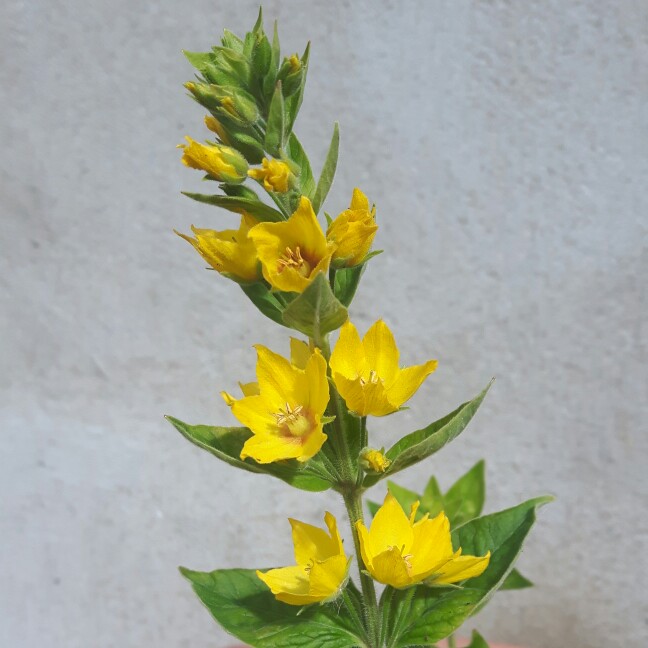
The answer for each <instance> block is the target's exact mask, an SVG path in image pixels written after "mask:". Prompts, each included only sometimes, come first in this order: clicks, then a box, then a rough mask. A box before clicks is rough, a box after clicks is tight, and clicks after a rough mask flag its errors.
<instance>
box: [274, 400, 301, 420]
mask: <svg viewBox="0 0 648 648" xmlns="http://www.w3.org/2000/svg"><path fill="white" fill-rule="evenodd" d="M303 409H304V406H303V405H297V407H295V409H293V408H292V407H290V403H286V408H285V409H281V408H280V409H279V412H277V413H274V414H273V415H272V416H274V417H275V418H276V419H277V425H284V424H285V423H294V422H295V421H296V420H297V419H298V418H299V416H300V415H301V413H302V411H303Z"/></svg>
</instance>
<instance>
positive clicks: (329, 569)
mask: <svg viewBox="0 0 648 648" xmlns="http://www.w3.org/2000/svg"><path fill="white" fill-rule="evenodd" d="M350 563H351V559H350V558H349V559H347V557H346V556H345V555H344V554H337V555H335V556H332V557H331V558H329V559H328V560H325V561H324V562H317V561H316V562H315V563H314V564H313V566H312V567H311V570H310V574H309V576H310V590H309V594H310V595H311V596H313V597H317V599H318V600H321V601H324V600H326V599H328V598H330V597H331V596H333V595H334V594H336V593H337V591H338V590H339V589H340V587H341V586H342V585H343V584H344V582H345V581H346V579H347V574H348V571H349V565H350Z"/></svg>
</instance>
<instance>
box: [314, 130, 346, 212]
mask: <svg viewBox="0 0 648 648" xmlns="http://www.w3.org/2000/svg"><path fill="white" fill-rule="evenodd" d="M339 148H340V125H339V124H338V123H337V122H335V126H334V127H333V137H332V138H331V144H330V145H329V150H328V153H327V155H326V160H325V161H324V166H323V167H322V173H321V174H320V178H319V180H318V182H317V188H316V189H315V193H314V195H313V210H314V212H315V213H316V214H317V213H318V212H319V210H320V207H321V206H322V205H323V204H324V201H325V200H326V196H327V195H328V192H329V189H330V188H331V185H332V184H333V178H334V177H335V169H336V168H337V161H338V151H339Z"/></svg>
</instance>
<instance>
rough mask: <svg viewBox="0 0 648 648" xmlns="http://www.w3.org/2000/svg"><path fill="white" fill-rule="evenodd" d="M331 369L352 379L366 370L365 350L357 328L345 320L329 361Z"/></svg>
mask: <svg viewBox="0 0 648 648" xmlns="http://www.w3.org/2000/svg"><path fill="white" fill-rule="evenodd" d="M329 365H330V367H331V371H332V372H334V373H339V374H341V375H342V376H344V377H345V378H348V379H350V380H354V379H355V378H358V377H359V376H361V375H362V374H363V373H366V372H368V365H367V361H366V358H365V350H364V347H363V346H362V342H361V341H360V336H359V335H358V329H356V327H355V326H354V325H353V324H352V323H351V320H347V321H346V322H345V323H344V324H342V328H341V329H340V337H339V338H338V341H337V344H336V345H335V348H334V349H333V353H332V354H331V359H330V361H329Z"/></svg>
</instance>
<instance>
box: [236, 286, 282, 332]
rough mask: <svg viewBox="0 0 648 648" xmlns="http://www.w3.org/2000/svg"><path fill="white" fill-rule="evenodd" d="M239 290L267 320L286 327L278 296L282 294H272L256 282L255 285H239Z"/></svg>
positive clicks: (266, 287)
mask: <svg viewBox="0 0 648 648" xmlns="http://www.w3.org/2000/svg"><path fill="white" fill-rule="evenodd" d="M240 286H241V289H242V290H243V292H244V293H245V294H246V296H247V297H248V299H249V300H250V301H251V302H252V303H253V304H254V305H255V306H256V307H257V308H258V309H259V310H260V311H261V312H262V313H263V314H264V315H265V316H266V317H268V318H270V319H271V320H272V321H273V322H276V323H277V324H281V325H282V326H286V324H285V322H284V320H283V313H284V309H285V306H284V304H283V303H282V301H281V300H280V298H279V296H280V295H281V294H283V293H274V292H272V291H271V290H270V289H269V288H268V286H267V285H266V284H265V283H263V282H261V281H258V282H256V283H246V284H243V283H242V284H240Z"/></svg>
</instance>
